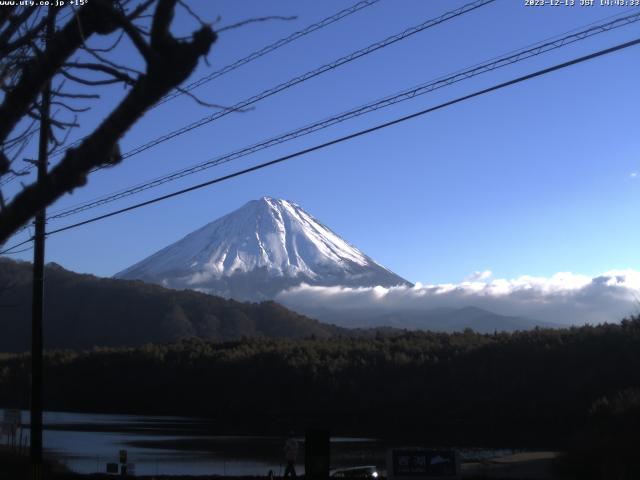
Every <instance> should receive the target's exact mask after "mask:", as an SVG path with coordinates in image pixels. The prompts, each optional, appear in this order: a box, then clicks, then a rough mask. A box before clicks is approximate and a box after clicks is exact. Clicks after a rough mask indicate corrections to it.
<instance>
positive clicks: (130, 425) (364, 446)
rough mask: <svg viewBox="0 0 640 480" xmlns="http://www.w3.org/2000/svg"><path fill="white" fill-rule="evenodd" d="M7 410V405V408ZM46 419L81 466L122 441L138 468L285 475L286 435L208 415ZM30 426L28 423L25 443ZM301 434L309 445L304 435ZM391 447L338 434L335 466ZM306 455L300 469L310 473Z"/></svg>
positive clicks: (49, 449)
mask: <svg viewBox="0 0 640 480" xmlns="http://www.w3.org/2000/svg"><path fill="white" fill-rule="evenodd" d="M2 418H4V410H2V409H0V419H2ZM22 420H23V423H24V424H25V425H28V422H29V414H28V412H26V411H23V412H22ZM44 424H45V429H44V434H43V435H44V438H43V442H44V448H45V456H46V457H48V458H55V459H56V460H57V461H59V462H61V463H63V464H65V465H66V466H67V467H68V468H70V469H71V470H73V471H76V472H79V473H94V472H105V470H106V464H107V463H109V462H116V463H117V462H118V461H119V459H118V455H119V451H120V450H122V449H126V450H127V456H128V458H127V460H128V462H130V463H134V464H135V471H136V474H137V475H216V474H218V475H266V474H267V473H268V472H269V470H273V472H274V473H275V474H276V475H278V476H280V475H281V474H282V472H283V469H284V465H283V462H284V459H283V444H284V439H283V438H281V437H266V436H225V435H210V434H209V433H208V432H210V431H211V430H212V428H211V427H212V426H211V424H210V423H209V422H207V421H206V420H200V419H194V418H182V417H152V416H140V415H105V414H82V413H62V412H45V414H44ZM299 433H300V434H302V432H299ZM28 434H29V431H28V428H25V429H24V431H23V435H22V439H23V444H25V445H26V444H28ZM19 438H20V437H19V434H18V440H19ZM298 440H299V441H300V444H301V445H300V446H301V449H300V451H301V453H303V451H304V448H303V444H302V442H303V440H304V439H303V438H302V437H301V438H299V439H298ZM0 442H2V443H4V442H6V437H2V436H0ZM397 446H402V445H397ZM389 447H390V445H389V444H387V443H386V442H384V441H382V440H379V439H371V438H356V437H332V438H331V466H332V468H342V467H348V466H356V465H376V466H377V467H378V468H379V469H382V470H384V466H385V465H384V462H385V453H386V450H387V448H389ZM460 451H461V456H462V458H463V461H464V460H477V459H484V458H491V457H495V456H500V455H505V454H510V453H513V450H494V449H491V450H489V449H476V448H473V449H472V448H466V449H461V450H460ZM300 457H301V458H300V461H299V463H300V464H299V465H298V466H297V468H296V470H297V472H298V473H303V472H304V459H303V458H302V455H300Z"/></svg>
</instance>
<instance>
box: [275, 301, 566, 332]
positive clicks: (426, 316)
mask: <svg viewBox="0 0 640 480" xmlns="http://www.w3.org/2000/svg"><path fill="white" fill-rule="evenodd" d="M284 305H285V306H286V307H287V308H291V309H293V310H295V311H296V312H299V313H301V314H303V315H308V316H310V317H312V318H317V319H318V320H320V321H321V322H331V323H332V324H334V325H338V326H340V327H343V328H349V329H353V328H359V329H362V328H370V329H376V328H381V327H390V328H393V329H408V330H431V331H434V332H460V331H463V330H465V329H467V328H470V329H472V330H474V331H476V332H478V333H493V332H495V331H498V332H514V331H516V330H531V329H533V328H535V327H540V328H560V327H562V325H558V324H554V323H550V322H541V321H539V320H535V319H531V318H526V317H517V316H510V315H500V314H498V313H495V312H491V311H489V310H484V309H482V308H478V307H474V306H464V307H459V308H454V307H447V308H444V307H440V308H433V309H428V310H413V311H410V310H403V311H399V312H390V311H386V312H381V311H379V310H376V309H375V308H368V309H365V308H361V309H347V310H343V311H340V310H338V309H335V308H330V307H324V308H318V307H311V306H307V305H298V304H293V303H291V304H289V303H284ZM565 327H566V326H565Z"/></svg>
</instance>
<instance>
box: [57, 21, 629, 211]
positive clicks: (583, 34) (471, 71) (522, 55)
mask: <svg viewBox="0 0 640 480" xmlns="http://www.w3.org/2000/svg"><path fill="white" fill-rule="evenodd" d="M637 21H640V12H637V13H635V14H632V15H628V16H626V17H623V18H619V19H617V20H614V21H611V22H607V23H604V24H601V25H597V26H594V27H591V28H588V29H586V30H582V31H579V32H577V33H574V34H571V35H567V36H565V37H562V38H559V39H558V38H556V39H555V40H552V41H547V42H544V43H539V44H535V46H534V47H532V48H527V49H525V50H516V51H515V53H511V54H510V55H507V56H505V57H498V58H496V59H492V60H490V61H487V62H485V63H481V64H477V65H475V66H473V67H470V68H468V69H466V70H459V71H458V72H456V73H454V74H450V75H448V76H444V77H440V78H438V79H436V80H434V81H432V82H429V83H425V84H421V85H419V86H416V87H412V88H411V89H408V90H404V91H402V92H400V93H398V94H395V95H392V96H388V97H385V98H383V99H381V100H377V101H375V102H371V103H368V104H366V105H363V106H360V107H357V108H354V109H351V110H349V111H346V112H343V113H341V114H339V115H335V116H333V117H329V118H327V119H324V120H321V121H318V122H315V123H313V124H310V125H307V126H304V127H301V128H299V129H297V130H293V131H290V132H288V133H285V134H282V135H280V136H277V137H273V138H270V139H268V140H264V141H262V142H259V143H257V144H254V145H251V146H249V147H245V148H242V149H240V150H236V151H234V152H231V153H229V154H225V155H222V156H219V157H215V158H213V159H210V160H207V161H205V162H202V163H199V164H196V165H193V166H191V167H188V168H185V169H181V170H178V171H176V172H173V173H171V174H168V175H164V176H162V177H159V178H156V179H154V180H151V181H148V182H145V183H142V184H139V185H136V186H133V187H129V188H127V189H125V190H121V191H119V192H116V193H112V194H109V195H106V196H102V197H99V198H98V199H94V200H91V201H87V202H83V203H81V204H78V205H77V206H74V207H70V208H67V209H64V210H61V211H58V212H57V213H56V212H54V213H53V214H52V215H50V216H49V220H55V219H60V218H65V217H68V216H71V215H74V214H77V213H80V212H83V211H86V210H90V209H93V208H97V207H99V206H102V205H105V204H108V203H111V202H113V201H116V200H119V199H122V198H125V197H128V196H130V195H134V194H137V193H140V192H143V191H145V190H149V189H151V188H155V187H158V186H160V185H163V184H165V183H168V182H171V181H174V180H177V179H180V178H183V177H185V176H188V175H192V174H195V173H198V172H201V171H203V170H206V169H208V168H212V167H215V166H218V165H221V164H223V163H228V162H231V161H233V160H237V159H238V158H241V157H244V156H247V155H250V154H252V153H255V152H257V151H260V150H263V149H266V148H269V147H272V146H274V145H279V144H281V143H284V142H287V141H290V140H293V139H296V138H300V137H302V136H305V135H308V134H311V133H314V132H317V131H319V130H322V129H325V128H328V127H330V126H333V125H336V124H338V123H341V122H344V121H346V120H350V119H352V118H356V117H359V116H361V115H365V114H367V113H371V112H373V111H377V110H379V109H382V108H386V107H388V106H391V105H395V104H397V103H400V102H404V101H407V100H411V99H413V98H415V97H417V96H420V95H424V94H426V93H429V92H432V91H434V90H436V89H439V88H443V87H446V86H449V85H451V84H454V83H457V82H460V81H463V80H466V79H469V78H472V77H474V76H476V75H479V74H482V73H486V72H489V71H493V70H495V69H498V68H502V67H505V66H508V65H512V64H514V63H517V62H520V61H523V60H526V59H528V58H531V57H534V56H538V55H541V54H543V53H546V52H549V51H551V50H555V49H558V48H561V47H563V46H566V45H569V44H572V43H575V42H577V41H580V40H584V39H586V38H589V37H591V36H594V35H597V34H599V33H602V32H606V31H610V30H612V29H614V28H618V27H621V26H624V25H629V24H631V23H634V22H637Z"/></svg>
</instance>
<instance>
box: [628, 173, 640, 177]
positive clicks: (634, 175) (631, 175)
mask: <svg viewBox="0 0 640 480" xmlns="http://www.w3.org/2000/svg"><path fill="white" fill-rule="evenodd" d="M629 176H630V177H631V178H638V172H631V174H630V175H629Z"/></svg>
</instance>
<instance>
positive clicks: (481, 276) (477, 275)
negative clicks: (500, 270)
mask: <svg viewBox="0 0 640 480" xmlns="http://www.w3.org/2000/svg"><path fill="white" fill-rule="evenodd" d="M491 275H493V273H492V272H491V270H484V271H482V272H479V271H475V272H473V273H472V274H471V275H469V276H467V277H466V278H465V279H464V280H465V282H479V281H480V280H486V279H487V278H489V277H491Z"/></svg>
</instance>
